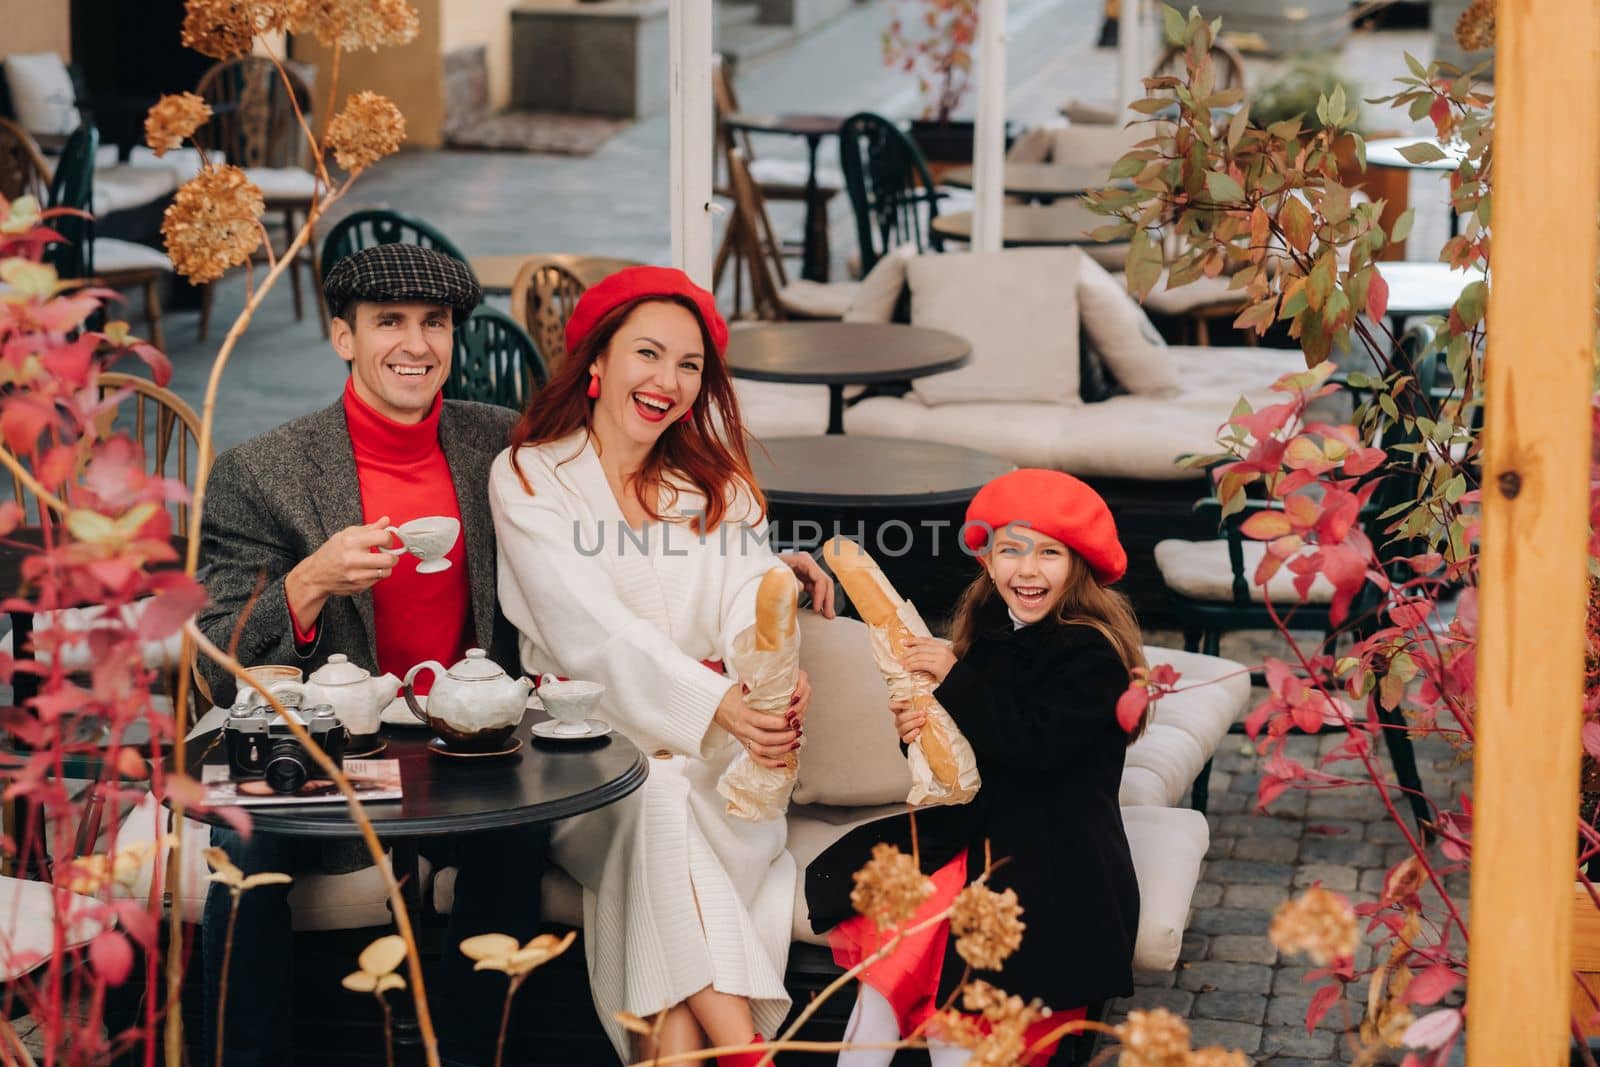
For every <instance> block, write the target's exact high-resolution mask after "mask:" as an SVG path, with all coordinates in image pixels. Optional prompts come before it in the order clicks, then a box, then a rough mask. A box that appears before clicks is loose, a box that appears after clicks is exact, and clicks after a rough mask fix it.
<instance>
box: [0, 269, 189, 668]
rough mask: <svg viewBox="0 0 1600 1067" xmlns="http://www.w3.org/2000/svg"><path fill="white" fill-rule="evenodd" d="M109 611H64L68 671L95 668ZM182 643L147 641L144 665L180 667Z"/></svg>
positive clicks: (127, 613)
mask: <svg viewBox="0 0 1600 1067" xmlns="http://www.w3.org/2000/svg"><path fill="white" fill-rule="evenodd" d="M95 244H96V246H98V245H99V242H98V241H96V242H95ZM146 603H147V601H144V600H136V601H134V602H133V603H132V604H129V605H127V606H126V607H125V608H123V609H122V611H123V616H122V617H123V619H124V620H125V621H126V622H127V624H128V625H136V624H137V622H138V618H139V613H140V612H142V611H143V610H144V605H145V604H146ZM105 612H106V608H105V605H103V604H95V605H92V606H90V607H84V608H62V609H61V612H60V622H61V625H62V626H63V628H64V629H66V630H68V631H71V632H72V633H74V634H80V633H81V634H82V635H83V636H82V637H81V638H75V639H74V640H71V641H69V642H68V643H67V644H65V645H64V646H62V649H61V662H62V665H63V666H64V667H65V668H66V669H67V670H69V671H86V670H88V669H89V668H90V667H92V666H93V665H94V661H93V659H92V658H91V656H90V653H89V634H90V631H92V630H94V629H95V628H96V627H97V626H98V625H99V622H100V620H101V619H103V618H104V617H105ZM47 623H48V619H47V617H46V616H45V615H43V614H36V615H34V617H33V626H34V629H35V630H41V629H43V628H44V627H45V625H46V624H47ZM182 643H183V637H182V635H181V634H177V633H174V634H172V635H171V636H169V637H168V638H167V639H166V640H164V641H146V642H144V643H143V644H142V645H141V646H140V647H141V649H142V651H143V653H144V665H145V666H146V667H149V668H151V669H156V670H159V669H162V668H172V667H176V666H177V665H178V659H179V656H180V654H181V646H182ZM14 651H15V650H14V649H13V648H12V634H11V633H10V632H7V633H6V634H5V635H4V636H3V637H0V652H4V653H5V654H6V655H8V656H9V655H12V654H13V653H14ZM38 659H39V661H40V662H41V663H46V664H48V663H50V662H51V659H52V657H51V655H50V653H49V652H48V651H41V652H40V653H39V654H38Z"/></svg>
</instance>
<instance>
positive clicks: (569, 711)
mask: <svg viewBox="0 0 1600 1067" xmlns="http://www.w3.org/2000/svg"><path fill="white" fill-rule="evenodd" d="M605 691H606V687H605V686H603V685H601V684H600V683H599V682H580V681H577V680H575V679H574V680H571V681H565V682H562V681H558V680H557V679H556V676H555V675H553V674H546V675H543V676H541V677H540V679H539V699H540V700H541V701H543V702H544V710H546V711H548V712H549V713H550V717H551V718H553V719H555V720H556V723H557V725H556V728H555V732H556V733H558V734H565V735H567V736H569V737H573V736H577V735H579V734H586V733H588V732H589V724H588V722H587V721H586V720H587V719H588V718H589V716H590V713H592V712H593V711H594V709H595V706H596V705H597V704H599V703H600V697H601V696H602V695H603V694H604V693H605Z"/></svg>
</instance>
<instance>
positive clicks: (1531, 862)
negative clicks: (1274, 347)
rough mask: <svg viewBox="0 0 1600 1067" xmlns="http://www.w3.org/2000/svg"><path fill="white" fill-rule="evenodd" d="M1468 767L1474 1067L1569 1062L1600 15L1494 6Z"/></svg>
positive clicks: (1579, 9)
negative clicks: (1479, 523) (1488, 273)
mask: <svg viewBox="0 0 1600 1067" xmlns="http://www.w3.org/2000/svg"><path fill="white" fill-rule="evenodd" d="M1496 7H1497V10H1496V18H1495V32H1496V35H1497V39H1496V45H1495V53H1496V60H1497V62H1496V71H1495V75H1496V77H1495V90H1496V92H1495V95H1496V98H1497V101H1496V104H1495V145H1494V148H1495V155H1494V168H1495V197H1494V252H1493V255H1494V259H1493V263H1492V264H1491V269H1492V284H1491V287H1490V296H1489V342H1488V349H1487V351H1488V357H1487V366H1486V395H1487V405H1488V407H1487V412H1486V418H1485V423H1484V454H1485V461H1484V477H1483V557H1482V568H1483V569H1482V576H1481V585H1480V587H1479V619H1480V629H1479V646H1478V719H1477V749H1476V757H1475V765H1474V779H1473V788H1474V802H1473V809H1474V813H1475V818H1474V820H1473V856H1472V919H1473V923H1472V948H1471V961H1472V962H1471V967H1470V969H1469V986H1468V990H1469V991H1468V1003H1469V1004H1470V1005H1471V1011H1470V1012H1469V1013H1468V1026H1467V1055H1468V1062H1469V1063H1470V1064H1472V1067H1504V1065H1506V1064H1513V1063H1515V1064H1527V1065H1530V1067H1556V1065H1557V1064H1565V1063H1566V1062H1567V1058H1568V1047H1569V1043H1570V1036H1569V1021H1568V1019H1569V1017H1568V1011H1569V1009H1570V1004H1571V1001H1570V999H1569V989H1570V983H1571V980H1572V963H1573V957H1572V880H1573V877H1574V870H1575V866H1576V856H1575V852H1574V848H1575V844H1576V841H1577V802H1578V755H1579V741H1578V729H1579V726H1580V724H1581V715H1580V708H1581V706H1582V691H1583V684H1582V678H1583V644H1584V642H1583V625H1584V601H1585V595H1586V588H1585V558H1586V556H1585V546H1586V542H1587V537H1588V518H1589V438H1590V433H1589V397H1590V392H1591V390H1592V388H1593V384H1594V383H1593V373H1594V372H1593V366H1594V364H1593V360H1594V337H1595V335H1594V299H1595V288H1594V286H1595V262H1596V251H1597V250H1596V240H1595V207H1596V193H1597V190H1600V5H1596V4H1594V3H1592V2H1585V3H1576V4H1574V3H1570V2H1568V0H1499V3H1498V4H1497V5H1496Z"/></svg>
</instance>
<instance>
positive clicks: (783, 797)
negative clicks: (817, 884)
mask: <svg viewBox="0 0 1600 1067" xmlns="http://www.w3.org/2000/svg"><path fill="white" fill-rule="evenodd" d="M797 586H798V582H797V580H796V579H795V576H794V573H793V572H792V571H790V570H789V568H787V567H774V568H773V569H772V570H770V571H768V572H767V574H766V577H764V578H762V579H761V586H760V588H759V589H757V591H756V623H755V625H754V626H752V627H750V628H749V629H748V630H746V631H744V632H743V633H741V634H740V635H739V636H737V637H735V638H734V640H733V673H734V674H735V675H737V676H738V678H739V680H740V681H741V682H743V683H744V684H745V685H746V686H748V687H749V688H750V692H748V693H747V694H745V698H744V702H745V704H746V705H748V706H749V707H750V709H751V710H752V711H760V712H765V713H767V714H769V715H780V716H781V715H783V714H784V713H785V712H787V711H788V710H789V698H790V697H792V696H794V689H795V686H796V684H798V682H799V680H800V627H799V626H798V625H797V624H796V618H795V614H796V604H797V600H798V589H797ZM798 756H799V753H798V752H791V753H789V754H788V755H787V756H785V757H784V759H785V761H786V762H787V763H788V766H787V767H786V768H784V769H782V770H779V769H777V768H775V767H763V766H762V765H761V764H759V763H757V762H756V761H755V760H754V759H752V758H751V756H750V753H749V752H746V751H740V752H739V753H738V754H737V755H736V756H734V757H733V762H732V763H730V764H728V767H727V769H726V770H724V771H723V772H722V777H721V778H719V779H717V792H718V793H721V794H722V796H723V797H724V798H725V799H726V800H727V801H728V814H729V815H732V816H734V817H735V818H738V819H746V820H748V821H750V822H761V821H764V820H767V819H776V818H778V817H779V816H780V815H782V814H783V813H784V812H785V811H787V810H788V809H789V794H790V793H792V792H793V791H794V780H795V773H796V769H797V768H798V766H799V759H798Z"/></svg>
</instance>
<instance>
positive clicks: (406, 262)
mask: <svg viewBox="0 0 1600 1067" xmlns="http://www.w3.org/2000/svg"><path fill="white" fill-rule="evenodd" d="M322 292H323V295H324V296H326V297H327V298H328V312H329V314H332V315H341V314H343V313H344V311H345V310H346V309H347V308H349V307H350V305H351V304H355V303H359V302H361V301H368V302H371V303H375V304H392V303H399V302H401V301H413V300H415V301H420V302H424V303H430V304H446V305H448V306H449V308H450V310H451V313H452V315H453V317H454V320H455V321H456V322H457V323H460V322H462V321H464V320H465V319H466V317H467V316H468V315H470V314H472V309H473V308H475V307H477V306H478V305H479V304H480V303H482V302H483V289H482V287H481V286H479V285H478V279H477V278H475V277H473V274H472V269H471V268H470V267H468V266H467V265H466V264H465V263H463V262H461V261H460V260H459V259H456V258H455V257H454V256H447V255H445V254H444V253H443V252H435V251H434V250H433V249H431V248H423V247H422V246H421V245H409V244H384V245H374V246H373V247H371V248H364V249H362V250H361V251H359V252H355V253H352V254H351V255H348V256H346V257H345V258H343V259H341V260H340V261H339V262H338V263H336V264H335V265H334V268H333V270H331V271H329V272H328V278H327V281H325V282H323V283H322Z"/></svg>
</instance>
